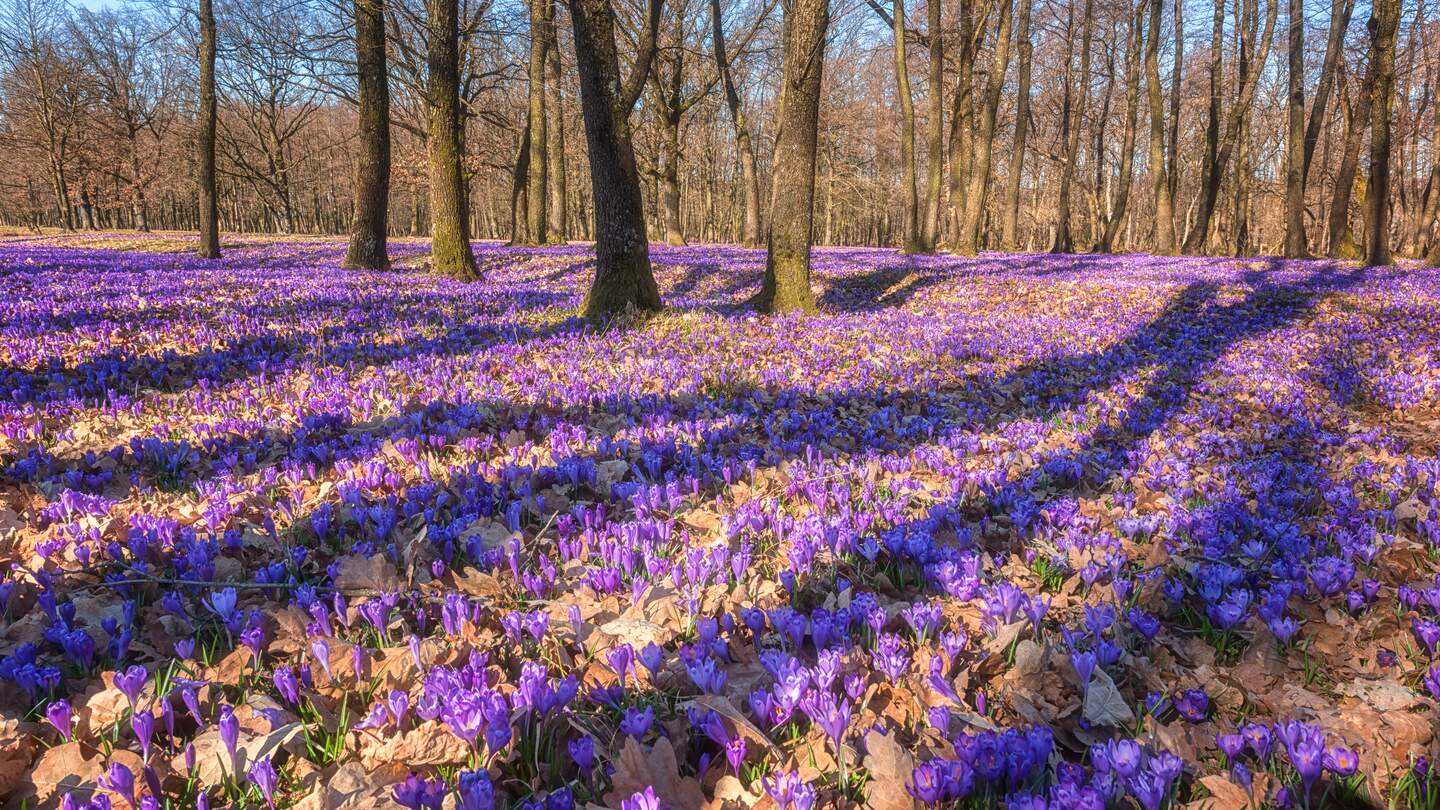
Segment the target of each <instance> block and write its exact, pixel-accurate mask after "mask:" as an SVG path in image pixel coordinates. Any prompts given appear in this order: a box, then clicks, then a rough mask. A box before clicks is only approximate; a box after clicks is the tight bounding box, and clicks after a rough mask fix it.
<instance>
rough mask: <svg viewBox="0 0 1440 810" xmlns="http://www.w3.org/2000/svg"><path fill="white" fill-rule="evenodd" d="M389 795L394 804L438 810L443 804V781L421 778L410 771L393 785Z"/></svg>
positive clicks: (411, 808)
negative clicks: (392, 798)
mask: <svg viewBox="0 0 1440 810" xmlns="http://www.w3.org/2000/svg"><path fill="white" fill-rule="evenodd" d="M391 795H392V796H393V797H394V798H395V803H396V804H399V805H400V806H401V807H408V808H410V810H440V808H441V807H442V806H443V805H444V804H445V783H444V782H442V781H440V780H439V779H435V780H433V781H432V780H429V779H422V778H421V777H419V776H417V775H416V774H413V773H412V774H410V776H409V777H407V778H406V779H405V781H404V782H401V783H400V784H398V785H396V786H395V787H394V789H393V790H392V793H391Z"/></svg>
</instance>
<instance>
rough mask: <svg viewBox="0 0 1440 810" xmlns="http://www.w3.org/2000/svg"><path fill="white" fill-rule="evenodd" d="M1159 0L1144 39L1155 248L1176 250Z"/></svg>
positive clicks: (1164, 252) (1152, 5) (1165, 251)
mask: <svg viewBox="0 0 1440 810" xmlns="http://www.w3.org/2000/svg"><path fill="white" fill-rule="evenodd" d="M1160 3H1161V0H1150V25H1149V26H1148V27H1149V29H1150V33H1149V36H1148V37H1147V39H1146V40H1145V90H1146V93H1145V95H1146V97H1147V100H1148V102H1149V106H1150V159H1149V163H1150V174H1151V178H1152V182H1153V184H1154V187H1155V240H1154V242H1155V245H1154V249H1155V252H1156V253H1158V254H1160V255H1162V256H1163V255H1172V254H1174V253H1175V203H1174V200H1173V198H1172V197H1171V196H1170V180H1169V177H1168V175H1167V174H1166V172H1165V107H1164V102H1163V100H1162V98H1161V94H1160Z"/></svg>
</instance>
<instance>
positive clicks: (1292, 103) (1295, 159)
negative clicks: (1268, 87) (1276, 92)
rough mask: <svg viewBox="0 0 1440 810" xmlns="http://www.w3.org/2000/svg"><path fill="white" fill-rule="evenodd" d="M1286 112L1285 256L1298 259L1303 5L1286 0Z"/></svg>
mask: <svg viewBox="0 0 1440 810" xmlns="http://www.w3.org/2000/svg"><path fill="white" fill-rule="evenodd" d="M1289 22H1290V36H1289V40H1288V42H1289V45H1288V54H1289V57H1290V62H1289V70H1288V71H1287V72H1286V89H1287V98H1288V102H1289V105H1288V110H1287V112H1288V114H1287V116H1286V124H1287V126H1286V129H1285V251H1284V253H1285V258H1287V259H1302V258H1304V257H1305V255H1306V254H1307V253H1308V252H1309V251H1308V249H1307V247H1306V244H1305V170H1304V169H1305V56H1304V54H1305V9H1304V3H1303V0H1290V20H1289Z"/></svg>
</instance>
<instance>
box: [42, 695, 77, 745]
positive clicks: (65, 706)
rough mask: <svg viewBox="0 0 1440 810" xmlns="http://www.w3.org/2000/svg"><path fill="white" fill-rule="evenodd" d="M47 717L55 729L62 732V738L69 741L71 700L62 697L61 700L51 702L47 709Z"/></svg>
mask: <svg viewBox="0 0 1440 810" xmlns="http://www.w3.org/2000/svg"><path fill="white" fill-rule="evenodd" d="M45 719H46V720H49V721H50V725H52V726H54V727H55V730H56V731H59V732H60V736H61V737H62V738H64V739H65V740H67V741H68V740H69V739H70V734H71V732H70V721H71V711H70V702H69V701H67V700H64V699H63V698H62V699H61V700H57V701H55V702H54V703H51V704H50V705H49V706H48V707H46V709H45Z"/></svg>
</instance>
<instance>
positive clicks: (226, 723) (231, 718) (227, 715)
mask: <svg viewBox="0 0 1440 810" xmlns="http://www.w3.org/2000/svg"><path fill="white" fill-rule="evenodd" d="M217 725H218V726H219V727H220V741H221V742H222V743H224V744H225V750H226V751H227V752H228V753H229V754H230V760H231V761H232V762H233V761H234V760H235V751H236V748H237V746H238V745H239V742H240V720H239V719H238V718H236V717H235V711H234V710H233V709H231V708H230V706H229V704H225V705H222V706H221V707H220V720H219V722H218V723H217Z"/></svg>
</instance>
